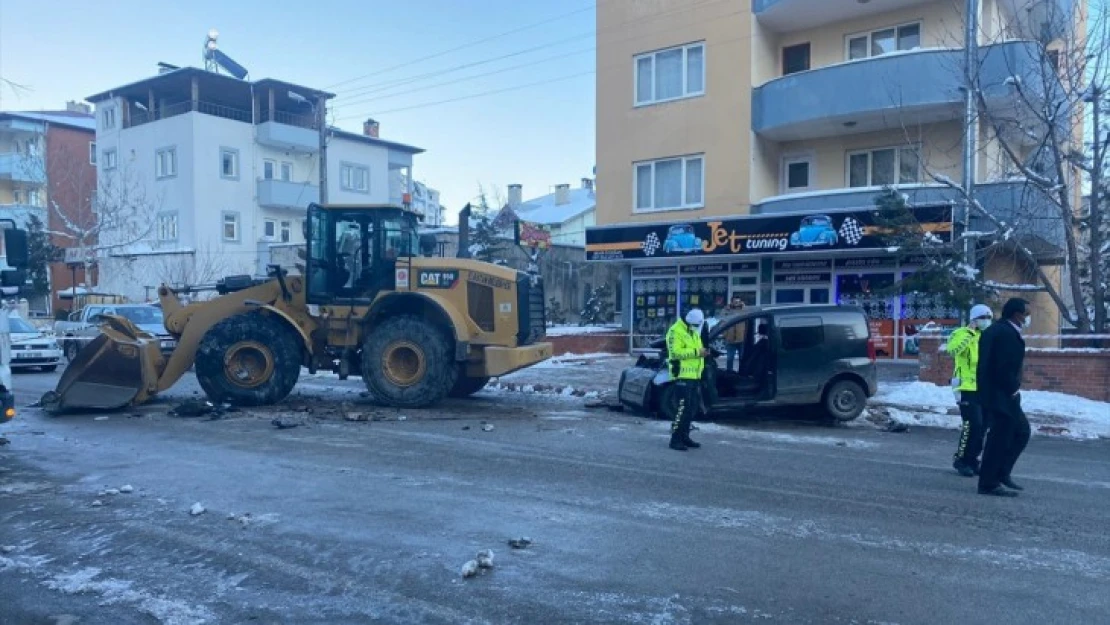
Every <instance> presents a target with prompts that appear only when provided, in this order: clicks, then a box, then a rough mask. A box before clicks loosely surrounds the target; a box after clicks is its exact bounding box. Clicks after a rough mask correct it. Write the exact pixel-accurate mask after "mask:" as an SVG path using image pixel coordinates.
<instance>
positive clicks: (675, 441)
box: [671, 432, 687, 451]
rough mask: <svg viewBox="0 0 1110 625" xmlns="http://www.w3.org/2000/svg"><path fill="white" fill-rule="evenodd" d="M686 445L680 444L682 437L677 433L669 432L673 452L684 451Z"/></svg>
mask: <svg viewBox="0 0 1110 625" xmlns="http://www.w3.org/2000/svg"><path fill="white" fill-rule="evenodd" d="M686 448H687V445H686V443H684V442H682V435H681V434H679V433H678V432H671V449H673V450H675V451H686Z"/></svg>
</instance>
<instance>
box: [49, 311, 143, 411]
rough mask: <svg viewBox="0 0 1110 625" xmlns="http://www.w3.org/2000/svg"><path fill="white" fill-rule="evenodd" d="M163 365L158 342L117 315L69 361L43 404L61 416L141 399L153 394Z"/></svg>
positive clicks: (116, 405)
mask: <svg viewBox="0 0 1110 625" xmlns="http://www.w3.org/2000/svg"><path fill="white" fill-rule="evenodd" d="M164 366H165V362H164V360H163V358H162V354H161V350H160V349H159V341H158V340H157V339H156V338H155V337H154V336H152V335H150V334H147V333H145V332H143V331H141V330H139V329H138V328H136V327H135V326H134V325H133V324H132V323H131V322H130V321H128V320H127V319H125V318H123V317H118V316H114V315H113V316H110V317H108V318H107V320H106V321H105V322H104V323H103V325H102V326H101V334H100V336H98V337H96V338H95V339H93V340H92V341H90V342H89V344H88V345H86V346H85V347H84V348H83V349H81V351H79V352H78V353H77V357H76V358H74V359H73V361H72V362H70V363H69V366H67V367H66V370H65V373H63V374H62V378H61V379H60V380H58V386H57V388H56V389H55V390H54V391H53V392H49V393H47V394H46V395H44V396H43V398H42V406H43V408H45V409H46V410H47V411H48V412H51V413H54V414H58V413H62V412H72V411H77V410H82V409H91V410H112V409H118V408H123V407H125V406H128V405H131V404H138V403H142V402H143V401H145V400H146V399H147V398H149V397H150V394H151V392H152V391H153V389H154V388H155V385H156V383H157V380H158V375H159V374H160V372H161V371H160V370H161V369H162V368H163V367H164ZM148 389H149V391H148Z"/></svg>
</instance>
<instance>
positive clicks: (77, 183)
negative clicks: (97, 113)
mask: <svg viewBox="0 0 1110 625" xmlns="http://www.w3.org/2000/svg"><path fill="white" fill-rule="evenodd" d="M95 145H96V144H95V121H94V118H93V116H92V114H91V113H90V112H89V111H88V110H87V107H85V106H83V105H81V104H79V103H76V102H70V103H68V105H67V107H66V109H65V110H58V111H26V112H6V113H0V219H11V220H13V221H15V222H16V223H17V224H18V225H19V226H20V227H23V228H26V227H27V223H28V220H29V219H30V217H31V216H32V215H34V216H36V217H38V219H39V221H40V223H42V225H43V227H44V228H46V229H47V230H49V231H50V232H51V233H52V234H51V235H50V239H51V242H52V243H53V244H54V245H56V246H58V247H59V248H69V247H71V246H73V245H74V238H73V237H72V236H67V235H72V234H73V232H72V231H71V229H70V227H69V226H70V225H74V224H78V225H79V224H83V223H87V222H88V221H89V220H90V219H91V205H90V201H89V200H90V198H91V196H92V195H93V193H94V192H95V190H96V167H95V165H94V164H93V163H94V162H95V154H96V148H95ZM89 241H90V242H91V243H95V237H89ZM85 271H86V267H85V266H84V265H83V264H79V263H78V264H75V265H74V266H72V267H67V266H66V264H65V263H62V262H59V263H53V264H52V265H51V266H50V268H49V278H50V279H49V287H50V290H51V291H52V293H51V294H50V295H49V296H48V294H46V293H37V294H32V293H28V294H26V295H28V296H29V297H28V299H29V300H30V302H29V303H30V306H31V309H32V310H35V311H42V312H48V311H50V310H52V309H57V308H59V307H64V306H65V302H63V301H62V299H61V298H60V296H59V293H60V292H62V291H65V290H66V289H69V288H71V287H73V286H74V285H75V284H83V283H85V282H87V281H88V280H89V276H86V275H85ZM93 273H95V272H93ZM93 277H95V276H93Z"/></svg>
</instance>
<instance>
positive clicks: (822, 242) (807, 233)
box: [790, 215, 839, 247]
mask: <svg viewBox="0 0 1110 625" xmlns="http://www.w3.org/2000/svg"><path fill="white" fill-rule="evenodd" d="M838 238H839V237H838V236H837V234H836V228H835V227H833V221H832V218H830V217H829V216H828V215H810V216H809V217H806V218H804V219H802V223H801V224H800V225H799V226H798V231H797V232H795V233H794V234H791V235H790V245H793V246H797V247H816V246H829V247H832V246H834V245H836V242H837V239H838Z"/></svg>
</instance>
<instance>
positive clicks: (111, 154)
mask: <svg viewBox="0 0 1110 625" xmlns="http://www.w3.org/2000/svg"><path fill="white" fill-rule="evenodd" d="M101 156H103V157H104V169H115V168H116V151H115V150H114V149H112V150H104V153H103V154H102V155H101Z"/></svg>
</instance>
